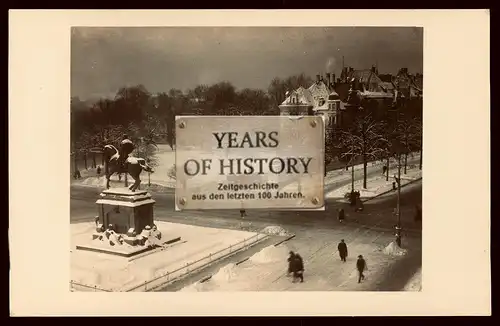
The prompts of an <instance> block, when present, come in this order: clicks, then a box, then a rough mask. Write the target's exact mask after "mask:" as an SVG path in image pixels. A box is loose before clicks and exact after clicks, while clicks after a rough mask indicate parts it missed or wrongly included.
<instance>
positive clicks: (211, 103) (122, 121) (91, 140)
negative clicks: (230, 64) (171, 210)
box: [71, 74, 312, 170]
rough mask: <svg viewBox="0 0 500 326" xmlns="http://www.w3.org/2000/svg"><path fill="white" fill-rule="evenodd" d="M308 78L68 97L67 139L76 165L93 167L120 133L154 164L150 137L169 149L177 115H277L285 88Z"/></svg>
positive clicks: (135, 88) (305, 84)
mask: <svg viewBox="0 0 500 326" xmlns="http://www.w3.org/2000/svg"><path fill="white" fill-rule="evenodd" d="M311 83H312V79H311V78H309V77H307V76H305V75H304V74H299V75H296V76H290V77H287V78H284V79H280V78H274V79H273V80H272V81H271V82H270V85H269V87H268V89H267V91H264V90H260V89H249V88H245V89H241V90H237V89H236V88H235V87H234V86H233V85H232V84H231V83H229V82H219V83H215V84H213V85H198V86H196V87H195V88H193V89H189V90H187V91H185V92H183V91H181V90H179V89H171V90H169V91H167V92H160V93H157V94H152V93H150V92H149V91H148V90H147V89H146V88H145V87H144V86H143V85H136V86H131V87H123V88H121V89H120V90H119V91H118V92H117V94H116V96H115V97H114V98H112V99H104V98H103V99H100V100H98V101H95V102H93V103H87V102H84V101H81V100H80V99H79V98H77V97H75V98H72V99H71V144H72V153H73V157H74V165H75V170H77V161H78V158H80V159H83V161H84V162H83V163H84V165H85V168H87V166H88V160H91V166H92V167H95V166H96V165H97V163H98V162H96V161H97V157H98V156H99V155H98V153H99V150H100V149H102V147H103V146H104V145H106V144H118V143H119V140H120V139H121V136H122V135H123V134H124V133H126V134H128V135H129V137H131V138H132V139H133V140H134V142H135V143H137V144H138V149H137V151H138V153H139V154H140V155H143V157H145V158H146V159H149V160H150V164H152V165H154V164H155V163H154V162H155V161H157V159H156V158H155V155H154V153H155V151H154V150H153V149H154V148H155V147H154V145H152V143H154V142H157V141H161V142H166V143H168V144H169V145H170V146H171V147H172V149H173V148H174V146H175V116H176V115H182V114H189V115H193V114H195V115H196V114H199V115H277V114H279V109H278V105H279V104H280V103H281V102H282V101H283V100H284V98H283V96H284V95H285V92H286V91H288V90H292V89H296V88H298V87H300V86H303V87H308V86H309V85H310V84H311ZM141 139H146V140H147V141H142V140H141ZM101 161H102V158H101ZM103 163H104V162H101V164H103Z"/></svg>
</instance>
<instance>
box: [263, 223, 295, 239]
mask: <svg viewBox="0 0 500 326" xmlns="http://www.w3.org/2000/svg"><path fill="white" fill-rule="evenodd" d="M260 232H261V233H264V234H269V235H277V236H280V237H286V236H289V235H291V234H290V233H288V231H287V230H285V229H283V228H282V227H281V226H277V225H270V226H266V227H265V228H263V229H262V231H260Z"/></svg>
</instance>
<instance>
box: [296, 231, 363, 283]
mask: <svg viewBox="0 0 500 326" xmlns="http://www.w3.org/2000/svg"><path fill="white" fill-rule="evenodd" d="M337 250H338V252H339V256H340V260H341V261H342V262H344V263H345V262H347V256H348V250H347V244H346V243H345V241H344V239H342V240H340V243H339V244H338V246H337ZM356 270H357V271H358V283H361V281H363V280H364V279H365V275H364V272H365V271H366V270H367V264H366V260H365V258H364V257H363V255H359V256H358V259H357V261H356ZM287 276H292V282H293V283H295V282H297V281H299V280H300V283H303V282H304V261H303V259H302V257H301V256H300V255H299V254H298V253H296V252H293V251H290V253H289V256H288V273H287Z"/></svg>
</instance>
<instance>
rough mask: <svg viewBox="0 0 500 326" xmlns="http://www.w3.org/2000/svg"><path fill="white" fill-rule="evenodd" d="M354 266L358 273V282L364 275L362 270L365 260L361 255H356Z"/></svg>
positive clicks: (364, 268) (364, 267) (363, 269)
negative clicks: (356, 259)
mask: <svg viewBox="0 0 500 326" xmlns="http://www.w3.org/2000/svg"><path fill="white" fill-rule="evenodd" d="M356 268H357V270H358V273H359V277H358V283H361V281H362V280H364V279H365V275H364V274H363V272H364V271H365V270H366V261H365V259H364V258H363V255H359V256H358V261H357V262H356Z"/></svg>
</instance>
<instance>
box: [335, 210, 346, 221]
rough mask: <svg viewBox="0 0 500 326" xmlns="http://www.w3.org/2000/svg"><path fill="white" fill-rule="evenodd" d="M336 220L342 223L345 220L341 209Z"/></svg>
mask: <svg viewBox="0 0 500 326" xmlns="http://www.w3.org/2000/svg"><path fill="white" fill-rule="evenodd" d="M337 218H338V219H339V222H340V223H342V222H344V219H345V211H344V209H343V208H340V209H339V211H338V213H337Z"/></svg>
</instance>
